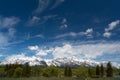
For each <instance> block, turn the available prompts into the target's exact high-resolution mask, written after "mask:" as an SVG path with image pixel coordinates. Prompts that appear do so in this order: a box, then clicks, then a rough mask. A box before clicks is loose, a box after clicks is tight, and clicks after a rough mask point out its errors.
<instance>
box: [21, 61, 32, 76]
mask: <svg viewBox="0 0 120 80" xmlns="http://www.w3.org/2000/svg"><path fill="white" fill-rule="evenodd" d="M23 74H24V77H30V75H31V67H30V66H29V63H26V64H25V65H24V68H23Z"/></svg>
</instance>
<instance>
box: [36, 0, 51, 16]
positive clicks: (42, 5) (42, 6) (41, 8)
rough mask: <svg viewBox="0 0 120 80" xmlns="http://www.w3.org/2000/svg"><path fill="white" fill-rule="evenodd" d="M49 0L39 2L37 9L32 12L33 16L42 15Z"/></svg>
mask: <svg viewBox="0 0 120 80" xmlns="http://www.w3.org/2000/svg"><path fill="white" fill-rule="evenodd" d="M49 3H50V0H39V3H38V7H37V9H36V10H35V11H34V13H35V14H40V13H42V12H43V11H44V10H45V9H46V8H47V7H48V5H49Z"/></svg>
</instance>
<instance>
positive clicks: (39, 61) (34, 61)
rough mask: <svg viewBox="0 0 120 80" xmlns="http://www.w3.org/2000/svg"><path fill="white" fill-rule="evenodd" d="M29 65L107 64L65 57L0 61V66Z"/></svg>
mask: <svg viewBox="0 0 120 80" xmlns="http://www.w3.org/2000/svg"><path fill="white" fill-rule="evenodd" d="M27 62H28V63H29V64H30V66H35V65H42V66H50V65H53V66H59V67H64V66H71V67H77V66H81V65H85V66H87V67H95V66H96V65H100V64H101V63H103V65H104V66H106V64H107V62H97V61H93V60H88V59H87V60H84V59H77V58H76V57H67V58H57V59H53V60H43V59H40V58H37V57H25V56H24V55H22V56H13V57H10V58H7V59H5V60H3V61H1V63H0V65H6V64H14V63H19V64H25V63H27ZM112 64H113V67H117V68H119V67H120V65H119V64H117V63H115V62H114V63H112Z"/></svg>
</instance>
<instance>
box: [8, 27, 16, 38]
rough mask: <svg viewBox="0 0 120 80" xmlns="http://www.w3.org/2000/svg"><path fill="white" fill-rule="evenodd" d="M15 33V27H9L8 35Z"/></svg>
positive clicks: (11, 35) (12, 35)
mask: <svg viewBox="0 0 120 80" xmlns="http://www.w3.org/2000/svg"><path fill="white" fill-rule="evenodd" d="M15 33H16V30H15V29H14V28H9V29H8V35H9V36H10V37H14V35H15Z"/></svg>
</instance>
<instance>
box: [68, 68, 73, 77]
mask: <svg viewBox="0 0 120 80" xmlns="http://www.w3.org/2000/svg"><path fill="white" fill-rule="evenodd" d="M68 76H69V77H71V76H72V70H71V67H68Z"/></svg>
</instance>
